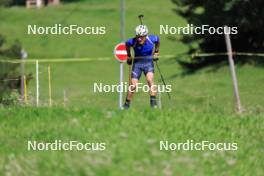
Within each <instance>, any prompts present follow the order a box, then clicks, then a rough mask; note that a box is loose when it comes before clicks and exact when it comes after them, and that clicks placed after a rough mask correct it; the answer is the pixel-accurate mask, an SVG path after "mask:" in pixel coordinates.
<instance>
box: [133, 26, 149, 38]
mask: <svg viewBox="0 0 264 176" xmlns="http://www.w3.org/2000/svg"><path fill="white" fill-rule="evenodd" d="M135 32H136V35H137V36H146V35H148V27H147V26H146V25H138V26H137V27H136V30H135Z"/></svg>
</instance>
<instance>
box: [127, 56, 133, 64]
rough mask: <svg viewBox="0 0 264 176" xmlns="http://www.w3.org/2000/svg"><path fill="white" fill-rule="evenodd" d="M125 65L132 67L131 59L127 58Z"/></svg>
mask: <svg viewBox="0 0 264 176" xmlns="http://www.w3.org/2000/svg"><path fill="white" fill-rule="evenodd" d="M127 64H128V65H132V59H131V57H130V58H127Z"/></svg>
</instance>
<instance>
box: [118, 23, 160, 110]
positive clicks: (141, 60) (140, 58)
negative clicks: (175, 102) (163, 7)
mask: <svg viewBox="0 0 264 176" xmlns="http://www.w3.org/2000/svg"><path fill="white" fill-rule="evenodd" d="M135 34H136V36H135V37H133V38H130V39H128V40H127V41H126V50H127V55H128V58H127V64H128V65H129V66H130V67H131V65H132V71H131V75H130V76H131V77H130V83H129V84H130V86H129V87H130V88H129V89H128V93H127V97H126V100H125V103H124V106H123V107H124V109H128V108H129V107H130V102H131V100H132V97H133V95H134V92H135V89H136V86H137V83H138V81H139V79H140V77H141V75H142V73H144V75H145V77H146V80H147V83H148V86H149V90H150V92H149V93H150V106H151V107H152V108H157V100H156V94H157V93H156V92H157V91H156V89H155V86H154V63H153V61H157V60H158V56H159V46H160V39H159V36H157V35H148V28H147V26H146V25H143V24H142V22H141V25H138V26H137V27H136V29H135ZM132 48H133V50H134V58H132V57H131V49H132Z"/></svg>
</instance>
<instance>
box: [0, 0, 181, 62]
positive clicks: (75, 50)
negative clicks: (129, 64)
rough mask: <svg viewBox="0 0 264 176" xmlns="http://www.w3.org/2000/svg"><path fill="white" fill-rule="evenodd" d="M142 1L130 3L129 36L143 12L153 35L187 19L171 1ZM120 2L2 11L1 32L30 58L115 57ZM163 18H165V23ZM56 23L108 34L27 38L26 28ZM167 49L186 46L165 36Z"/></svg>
mask: <svg viewBox="0 0 264 176" xmlns="http://www.w3.org/2000/svg"><path fill="white" fill-rule="evenodd" d="M144 3H145V4H148V5H147V6H145V5H142V6H139V5H138V4H141V1H140V0H134V1H127V4H126V6H127V11H126V35H127V37H129V36H132V35H134V28H135V26H136V25H138V23H139V22H138V19H137V15H138V14H140V13H144V14H145V16H146V19H145V23H146V24H147V25H148V26H149V28H150V31H151V33H156V34H158V33H159V25H160V24H164V23H163V22H165V24H174V25H182V24H184V20H183V19H181V18H179V17H178V16H176V14H175V13H174V12H173V11H172V8H173V4H172V3H171V2H170V1H155V2H153V1H151V0H146V1H145V2H144ZM119 17H120V16H119V0H113V1H109V0H107V1H98V2H97V1H92V2H90V1H86V2H82V3H73V4H68V5H64V6H58V7H47V8H43V9H40V10H27V9H25V8H17V7H14V8H11V9H1V11H0V18H1V22H0V33H2V34H4V35H6V36H7V37H8V40H9V41H13V40H15V39H19V40H20V41H21V42H22V44H23V46H24V47H25V49H26V50H27V51H28V52H29V57H30V58H43V57H45V58H54V57H60V58H63V57H98V56H109V57H111V56H112V50H113V48H114V45H115V44H116V43H118V42H119V41H120V37H119V36H120V31H119V26H120V23H119ZM164 19H166V20H165V21H164ZM56 23H61V24H63V25H70V24H78V25H80V26H106V28H107V34H106V35H103V36H98V35H97V36H91V35H81V36H80V35H79V36H76V35H73V36H67V35H66V36H64V35H61V36H52V35H46V36H34V35H27V25H28V24H36V25H40V26H50V25H54V24H56ZM161 39H162V45H164V46H170V47H164V48H163V50H162V54H175V53H177V52H183V50H184V46H183V45H181V44H178V43H175V42H173V41H171V40H169V39H167V37H166V36H162V38H161Z"/></svg>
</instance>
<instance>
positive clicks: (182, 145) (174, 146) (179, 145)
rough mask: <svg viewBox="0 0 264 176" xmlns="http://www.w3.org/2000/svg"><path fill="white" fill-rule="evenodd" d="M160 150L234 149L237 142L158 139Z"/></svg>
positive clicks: (236, 148)
mask: <svg viewBox="0 0 264 176" xmlns="http://www.w3.org/2000/svg"><path fill="white" fill-rule="evenodd" d="M159 149H160V150H171V151H175V150H178V151H180V150H186V151H192V150H198V151H199V150H201V151H204V150H212V151H215V150H223V151H236V150H238V144H237V143H235V142H233V143H226V142H219V143H215V142H210V141H200V142H194V141H193V140H187V141H185V142H169V141H160V145H159Z"/></svg>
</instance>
